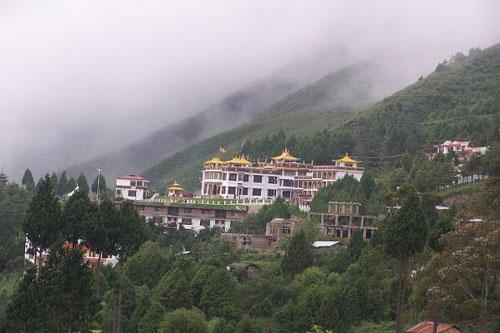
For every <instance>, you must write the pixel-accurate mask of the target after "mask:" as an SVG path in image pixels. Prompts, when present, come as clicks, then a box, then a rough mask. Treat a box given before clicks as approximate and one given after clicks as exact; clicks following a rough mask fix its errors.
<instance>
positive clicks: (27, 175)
mask: <svg viewBox="0 0 500 333" xmlns="http://www.w3.org/2000/svg"><path fill="white" fill-rule="evenodd" d="M21 184H22V185H23V187H24V189H25V190H26V191H28V192H33V191H34V190H35V181H34V180H33V174H32V173H31V170H30V169H26V170H24V175H23V179H22V181H21Z"/></svg>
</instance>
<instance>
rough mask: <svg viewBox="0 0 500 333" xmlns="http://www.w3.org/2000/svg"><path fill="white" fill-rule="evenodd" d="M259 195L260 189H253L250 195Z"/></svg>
mask: <svg viewBox="0 0 500 333" xmlns="http://www.w3.org/2000/svg"><path fill="white" fill-rule="evenodd" d="M260 193H261V190H260V188H254V189H253V190H252V195H260Z"/></svg>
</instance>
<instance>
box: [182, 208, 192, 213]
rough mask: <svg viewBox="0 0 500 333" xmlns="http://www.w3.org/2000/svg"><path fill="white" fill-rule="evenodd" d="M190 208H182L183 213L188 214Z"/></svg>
mask: <svg viewBox="0 0 500 333" xmlns="http://www.w3.org/2000/svg"><path fill="white" fill-rule="evenodd" d="M191 210H192V209H191V208H184V213H186V214H189V213H191Z"/></svg>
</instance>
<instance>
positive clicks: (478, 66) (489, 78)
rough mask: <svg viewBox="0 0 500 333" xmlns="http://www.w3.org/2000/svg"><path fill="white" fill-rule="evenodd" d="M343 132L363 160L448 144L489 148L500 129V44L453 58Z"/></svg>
mask: <svg viewBox="0 0 500 333" xmlns="http://www.w3.org/2000/svg"><path fill="white" fill-rule="evenodd" d="M343 128H345V129H348V130H350V131H351V134H352V136H353V138H354V139H355V140H354V141H355V144H354V147H353V150H354V153H355V154H357V155H362V156H366V155H369V156H373V155H379V156H382V155H392V154H399V153H402V152H409V153H413V152H416V151H421V150H424V149H431V148H432V144H433V143H436V142H439V141H442V140H445V139H457V140H472V141H473V142H474V144H477V145H485V144H488V143H489V142H491V140H492V139H493V137H494V136H495V135H497V134H496V133H497V130H498V128H500V44H497V45H495V46H493V47H490V48H488V49H485V50H479V49H472V50H471V51H470V52H469V55H468V56H467V57H465V56H463V55H462V54H457V55H455V56H453V57H452V58H451V60H450V61H447V62H444V63H441V64H439V65H438V66H437V68H436V70H435V72H434V73H432V74H430V75H429V76H427V77H426V78H424V79H421V80H419V81H418V82H416V83H415V84H413V85H411V86H409V87H407V88H406V89H403V90H401V91H400V92H398V93H396V94H394V95H393V96H391V97H388V98H385V99H384V100H383V101H381V102H379V103H377V104H375V105H373V106H372V107H370V108H369V109H368V110H366V111H365V112H362V113H359V114H357V115H355V116H353V117H352V119H350V120H349V121H348V122H347V123H346V124H344V125H343Z"/></svg>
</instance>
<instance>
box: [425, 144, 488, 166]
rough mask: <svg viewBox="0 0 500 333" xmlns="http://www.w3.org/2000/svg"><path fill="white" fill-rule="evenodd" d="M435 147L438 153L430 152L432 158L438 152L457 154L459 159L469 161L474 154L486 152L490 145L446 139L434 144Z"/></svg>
mask: <svg viewBox="0 0 500 333" xmlns="http://www.w3.org/2000/svg"><path fill="white" fill-rule="evenodd" d="M434 149H436V153H435V154H430V155H429V157H431V158H433V157H435V156H436V155H437V154H443V155H444V156H447V155H448V154H455V156H456V158H457V159H458V160H459V161H468V160H470V159H471V158H472V157H473V156H479V155H484V154H486V151H487V150H488V147H473V146H471V145H470V141H451V140H446V141H444V142H443V143H439V144H436V145H434Z"/></svg>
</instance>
